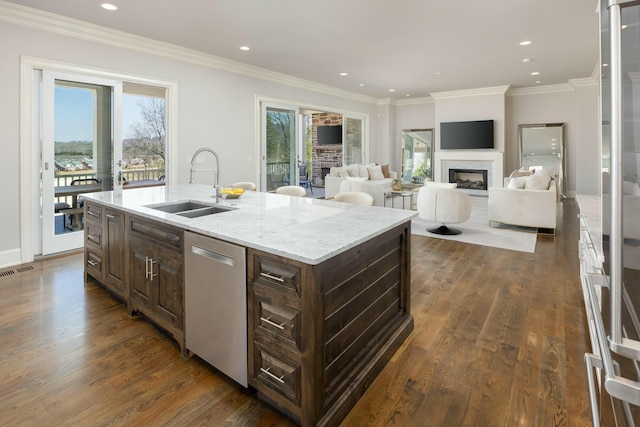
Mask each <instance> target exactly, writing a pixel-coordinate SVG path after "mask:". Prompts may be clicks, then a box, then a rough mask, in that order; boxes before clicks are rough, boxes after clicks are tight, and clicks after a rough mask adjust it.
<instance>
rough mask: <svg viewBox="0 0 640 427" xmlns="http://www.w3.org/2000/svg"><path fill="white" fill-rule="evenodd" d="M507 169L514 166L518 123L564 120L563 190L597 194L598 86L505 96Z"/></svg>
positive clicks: (570, 194) (572, 193)
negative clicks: (506, 111)
mask: <svg viewBox="0 0 640 427" xmlns="http://www.w3.org/2000/svg"><path fill="white" fill-rule="evenodd" d="M509 98H510V99H509V109H508V116H509V119H508V123H509V126H508V129H507V141H508V147H509V150H508V156H507V159H508V160H507V164H506V168H507V170H513V169H517V168H518V166H519V159H518V152H519V151H518V144H519V142H518V125H520V124H537V123H566V124H567V125H566V127H565V138H566V141H565V156H566V159H565V172H566V177H567V181H566V182H565V193H566V194H567V195H569V196H573V195H574V194H576V193H580V194H597V192H598V176H599V172H598V171H599V170H600V167H599V151H598V101H599V99H598V87H597V86H596V85H595V84H591V85H584V86H575V87H570V86H568V85H567V86H566V87H565V86H563V88H562V90H558V91H553V90H550V91H548V92H539V93H526V92H525V93H518V92H517V91H516V92H515V94H514V95H512V96H509Z"/></svg>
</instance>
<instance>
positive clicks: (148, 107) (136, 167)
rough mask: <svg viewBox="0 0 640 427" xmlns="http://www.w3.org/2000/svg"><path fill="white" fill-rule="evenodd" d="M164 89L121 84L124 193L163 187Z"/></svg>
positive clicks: (164, 159)
mask: <svg viewBox="0 0 640 427" xmlns="http://www.w3.org/2000/svg"><path fill="white" fill-rule="evenodd" d="M165 91H166V89H165V88H161V87H154V86H142V85H136V84H131V83H127V82H125V83H124V86H123V94H122V116H123V136H124V139H123V143H122V151H123V153H122V154H123V159H122V168H123V170H122V180H123V181H124V187H123V188H124V189H127V188H136V187H140V186H151V185H163V183H164V181H165V177H166V151H167V150H166V135H167V126H166V117H167V114H166V100H165Z"/></svg>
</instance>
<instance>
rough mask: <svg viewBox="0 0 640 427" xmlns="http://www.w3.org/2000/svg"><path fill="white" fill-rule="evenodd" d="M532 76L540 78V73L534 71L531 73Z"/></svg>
mask: <svg viewBox="0 0 640 427" xmlns="http://www.w3.org/2000/svg"><path fill="white" fill-rule="evenodd" d="M531 75H532V76H538V75H540V71H534V72H532V73H531Z"/></svg>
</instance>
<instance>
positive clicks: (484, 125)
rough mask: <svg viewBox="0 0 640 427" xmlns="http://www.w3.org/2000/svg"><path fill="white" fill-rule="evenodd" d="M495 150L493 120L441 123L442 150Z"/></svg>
mask: <svg viewBox="0 0 640 427" xmlns="http://www.w3.org/2000/svg"><path fill="white" fill-rule="evenodd" d="M481 148H493V120H478V121H473V122H442V123H440V149H442V150H475V149H481Z"/></svg>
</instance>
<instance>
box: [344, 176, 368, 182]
mask: <svg viewBox="0 0 640 427" xmlns="http://www.w3.org/2000/svg"><path fill="white" fill-rule="evenodd" d="M347 181H355V182H366V181H367V178H365V177H364V176H348V177H347Z"/></svg>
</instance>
